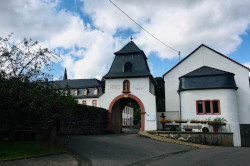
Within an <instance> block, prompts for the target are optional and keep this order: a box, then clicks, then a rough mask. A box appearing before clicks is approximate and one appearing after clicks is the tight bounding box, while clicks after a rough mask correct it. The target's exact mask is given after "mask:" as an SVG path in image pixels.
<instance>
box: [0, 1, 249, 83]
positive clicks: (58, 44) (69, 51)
mask: <svg viewBox="0 0 250 166" xmlns="http://www.w3.org/2000/svg"><path fill="white" fill-rule="evenodd" d="M112 2H113V3H115V4H116V5H117V6H119V7H120V8H121V9H122V10H123V11H124V12H125V13H127V15H129V16H130V17H131V18H132V19H133V20H135V21H136V22H137V23H138V24H140V25H141V26H142V27H144V28H145V29H146V30H147V31H149V32H150V33H151V34H153V35H154V36H155V37H156V38H158V39H159V40H161V41H162V42H164V43H165V44H166V45H168V46H170V47H171V48H174V49H175V50H177V51H180V52H181V58H182V59H183V58H184V57H185V56H187V55H188V54H189V53H191V52H192V51H193V50H194V49H196V48H197V47H198V46H200V45H201V44H205V45H207V46H209V47H211V48H213V49H215V50H217V51H218V52H220V53H222V54H224V55H226V56H228V57H229V58H231V59H233V60H235V61H237V62H239V63H241V64H243V65H245V66H247V67H250V0H241V1H234V0H223V1H222V0H192V1H190V0H174V1H173V0H157V1H155V0H141V1H139V0H112ZM12 32H13V33H14V35H13V36H12V40H13V42H15V41H19V40H21V39H23V38H31V39H33V40H34V41H38V42H39V43H40V44H41V45H42V46H43V47H48V48H49V49H51V50H52V51H54V52H55V53H57V54H59V55H60V56H61V58H60V59H58V60H57V61H56V64H55V65H54V66H53V68H54V70H53V71H51V73H50V74H53V76H54V77H53V79H55V80H57V79H62V76H63V73H64V68H65V67H66V68H67V72H68V78H69V79H83V78H97V79H101V78H102V77H103V76H104V75H105V74H106V73H107V72H108V70H109V68H110V66H111V64H112V62H113V59H114V56H115V55H114V52H116V51H119V50H120V49H121V48H122V47H123V46H125V45H126V44H127V43H128V42H129V41H130V37H131V36H132V37H133V41H134V42H135V43H136V45H137V46H138V47H139V48H140V49H141V50H143V51H144V53H145V54H146V56H147V57H148V64H149V68H150V70H151V73H152V75H153V76H154V77H161V76H162V75H163V74H164V73H165V72H167V71H168V70H169V69H171V68H172V67H173V66H174V65H176V64H177V63H178V62H179V56H178V52H176V51H174V50H172V49H170V48H169V47H167V46H165V45H163V44H162V43H160V42H159V41H157V40H156V39H155V38H153V37H152V36H150V35H149V34H147V33H146V32H145V31H144V30H142V29H141V28H140V27H139V26H138V25H136V24H135V23H134V22H133V21H131V20H130V19H129V18H128V17H127V16H126V15H124V14H123V13H122V12H121V11H120V10H118V9H117V8H116V7H115V6H114V5H113V4H112V3H111V2H110V1H109V0H0V36H1V37H7V36H8V35H9V34H10V33H12Z"/></svg>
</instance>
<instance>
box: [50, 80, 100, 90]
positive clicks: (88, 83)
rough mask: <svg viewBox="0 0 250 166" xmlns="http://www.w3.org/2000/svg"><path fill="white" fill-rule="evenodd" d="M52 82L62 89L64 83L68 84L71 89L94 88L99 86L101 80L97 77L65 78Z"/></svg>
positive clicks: (64, 85)
mask: <svg viewBox="0 0 250 166" xmlns="http://www.w3.org/2000/svg"><path fill="white" fill-rule="evenodd" d="M53 83H54V85H55V86H56V88H58V89H64V88H65V87H66V85H68V86H69V88H71V89H80V88H94V87H99V86H101V81H99V80H97V79H74V80H70V79H67V80H59V81H54V82H53Z"/></svg>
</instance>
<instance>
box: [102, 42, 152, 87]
mask: <svg viewBox="0 0 250 166" xmlns="http://www.w3.org/2000/svg"><path fill="white" fill-rule="evenodd" d="M115 55H116V56H115V59H114V61H113V63H112V65H111V67H110V70H109V72H108V73H107V74H106V75H105V76H104V78H123V77H150V78H151V79H152V81H153V82H154V83H155V81H154V79H153V76H152V75H151V73H150V70H149V67H148V64H147V57H146V56H145V54H144V52H143V51H142V50H140V49H139V48H138V46H137V45H136V44H135V43H134V42H133V41H130V42H129V43H128V44H127V45H125V46H124V47H123V48H122V49H121V50H120V51H117V52H115ZM127 62H129V63H131V64H132V68H131V71H130V72H124V64H125V63H127Z"/></svg>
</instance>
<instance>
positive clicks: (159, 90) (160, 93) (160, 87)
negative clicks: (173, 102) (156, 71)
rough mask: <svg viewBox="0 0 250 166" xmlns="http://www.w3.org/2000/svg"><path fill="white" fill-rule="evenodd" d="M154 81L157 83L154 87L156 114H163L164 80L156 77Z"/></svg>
mask: <svg viewBox="0 0 250 166" xmlns="http://www.w3.org/2000/svg"><path fill="white" fill-rule="evenodd" d="M155 81H156V83H157V85H156V86H155V95H156V97H157V98H156V107H157V112H165V91H164V80H163V78H161V77H156V78H155Z"/></svg>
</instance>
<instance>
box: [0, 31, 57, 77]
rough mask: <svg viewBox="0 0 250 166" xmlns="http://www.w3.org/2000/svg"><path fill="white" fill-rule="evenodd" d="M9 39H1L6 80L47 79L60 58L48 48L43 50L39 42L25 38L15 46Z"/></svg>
mask: <svg viewBox="0 0 250 166" xmlns="http://www.w3.org/2000/svg"><path fill="white" fill-rule="evenodd" d="M11 36H12V34H11V35H9V36H8V37H7V38H2V37H0V72H1V73H2V77H4V78H15V79H17V80H20V81H24V80H27V79H28V80H36V79H47V78H49V77H51V76H50V75H49V74H48V71H50V70H51V65H52V64H53V62H54V61H55V60H56V59H57V58H58V57H59V56H58V55H56V54H55V53H53V52H52V51H50V50H49V49H48V48H43V47H42V46H41V45H40V44H39V43H38V42H37V41H35V42H33V41H32V40H31V39H30V40H27V39H26V38H24V39H23V40H22V41H20V42H17V43H16V44H13V43H12V42H11V41H10V38H11Z"/></svg>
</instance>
